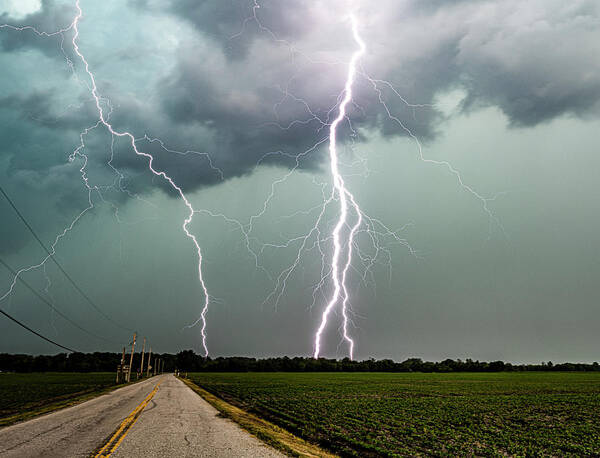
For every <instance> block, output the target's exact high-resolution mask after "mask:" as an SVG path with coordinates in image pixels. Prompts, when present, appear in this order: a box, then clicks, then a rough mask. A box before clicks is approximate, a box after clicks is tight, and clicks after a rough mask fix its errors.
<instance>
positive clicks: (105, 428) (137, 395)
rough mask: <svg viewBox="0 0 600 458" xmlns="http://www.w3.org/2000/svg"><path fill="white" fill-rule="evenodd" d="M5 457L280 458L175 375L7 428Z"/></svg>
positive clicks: (0, 437)
mask: <svg viewBox="0 0 600 458" xmlns="http://www.w3.org/2000/svg"><path fill="white" fill-rule="evenodd" d="M0 456H2V457H19V458H23V457H37V456H39V457H42V456H43V457H58V456H61V457H63V456H64V457H89V456H95V457H109V456H110V457H115V458H117V457H131V456H139V457H170V456H177V457H186V456H190V457H191V456H194V457H196V456H211V457H278V456H284V455H281V454H280V453H279V452H277V451H276V450H273V449H271V448H270V447H268V446H266V445H265V444H263V443H262V442H260V441H259V440H258V439H256V438H255V437H254V436H251V435H250V434H249V433H247V432H246V431H244V430H242V429H241V428H240V427H239V426H238V425H237V424H235V423H233V422H232V421H230V420H228V419H226V418H223V417H221V416H220V415H219V413H218V411H217V410H216V409H215V408H214V407H212V406H210V405H209V404H208V403H207V402H206V401H204V400H203V399H202V398H201V397H200V396H198V395H197V394H196V393H194V392H193V391H192V390H191V389H190V388H188V387H187V386H186V385H185V384H184V383H183V382H182V381H180V380H178V379H177V378H176V377H175V376H174V375H170V374H168V375H159V376H155V377H152V378H150V379H147V380H144V381H142V382H139V383H135V384H133V385H129V386H126V387H124V388H120V389H117V390H115V391H112V392H110V393H108V394H105V395H102V396H99V397H97V398H94V399H92V400H90V401H87V402H84V403H82V404H78V405H76V406H74V407H69V408H67V409H63V410H60V411H58V412H54V413H51V414H49V415H45V416H42V417H38V418H35V419H33V420H30V421H27V422H24V423H19V424H16V425H13V426H9V427H7V428H4V429H2V430H0Z"/></svg>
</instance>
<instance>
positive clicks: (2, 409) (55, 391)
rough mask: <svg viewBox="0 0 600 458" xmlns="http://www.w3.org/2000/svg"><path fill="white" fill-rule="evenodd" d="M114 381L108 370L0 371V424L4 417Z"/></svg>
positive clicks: (74, 396) (92, 390)
mask: <svg viewBox="0 0 600 458" xmlns="http://www.w3.org/2000/svg"><path fill="white" fill-rule="evenodd" d="M114 384H115V374H114V373H112V372H92V373H58V372H45V373H29V374H11V373H4V374H0V425H1V424H4V423H5V421H3V419H7V418H8V417H12V416H14V415H17V414H24V413H27V412H34V411H36V410H39V409H41V408H44V407H46V406H49V405H53V404H60V403H66V402H68V401H69V400H72V399H74V398H77V397H80V396H83V395H86V394H91V393H94V392H96V391H100V390H102V389H104V388H107V387H110V386H111V385H114Z"/></svg>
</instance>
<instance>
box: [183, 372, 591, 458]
mask: <svg viewBox="0 0 600 458" xmlns="http://www.w3.org/2000/svg"><path fill="white" fill-rule="evenodd" d="M189 377H190V378H191V380H192V381H194V382H195V383H196V384H198V385H199V386H201V387H202V388H204V389H206V390H207V391H209V392H211V393H213V394H215V395H217V396H219V397H221V398H223V399H225V400H226V401H229V402H230V403H232V404H235V405H237V406H239V407H242V408H243V409H245V410H247V411H250V412H252V413H255V414H258V415H260V416H261V417H263V418H266V419H268V420H270V421H272V422H274V423H276V424H278V425H279V426H282V427H284V428H286V429H287V430H289V431H291V432H293V433H295V434H297V435H299V436H301V437H303V438H305V439H307V440H309V441H312V442H315V443H318V444H320V445H322V446H324V447H325V448H328V449H330V450H332V451H334V452H337V453H339V454H341V455H346V456H348V455H350V456H408V455H411V456H414V455H436V456H440V455H441V456H444V455H452V456H457V455H459V456H464V455H483V456H499V455H519V456H548V455H552V456H565V455H577V456H585V455H587V456H591V455H594V456H598V455H600V373H590V372H588V373H581V372H576V373H565V372H529V373H510V372H500V373H455V374H451V373H431V374H423V373H195V374H190V376H189Z"/></svg>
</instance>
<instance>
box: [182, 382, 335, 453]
mask: <svg viewBox="0 0 600 458" xmlns="http://www.w3.org/2000/svg"><path fill="white" fill-rule="evenodd" d="M180 380H181V381H182V382H183V383H185V384H186V385H187V386H189V387H190V388H191V389H192V390H193V391H195V392H196V393H197V394H198V395H200V396H201V397H202V398H203V399H204V400H205V401H207V402H208V403H209V404H211V405H212V406H213V407H214V408H216V409H217V410H218V411H219V412H221V414H222V415H224V416H225V417H227V418H230V419H231V420H233V421H235V422H236V423H237V424H239V425H240V426H241V427H242V428H244V429H245V430H246V431H248V432H249V433H250V434H252V435H254V436H256V437H258V438H259V439H260V440H262V441H263V442H265V443H267V444H269V445H270V446H271V447H273V448H275V449H277V450H280V451H281V452H283V453H285V454H286V455H289V456H296V457H335V456H337V455H334V454H332V453H330V452H327V451H325V450H323V449H321V448H320V447H318V446H316V445H313V444H311V443H309V442H306V441H305V440H303V439H300V438H299V437H296V436H294V435H293V434H291V433H289V432H288V431H286V430H284V429H283V428H280V427H279V426H277V425H275V424H273V423H270V422H268V421H266V420H263V419H262V418H259V417H257V416H256V415H252V414H251V413H248V412H246V411H245V410H242V409H240V408H239V407H236V406H234V405H231V404H229V403H228V402H226V401H224V400H222V399H220V398H218V397H216V396H214V395H213V394H211V393H209V392H208V391H206V390H204V389H203V388H201V387H199V386H198V385H196V384H195V383H193V382H191V381H190V380H187V379H184V378H180Z"/></svg>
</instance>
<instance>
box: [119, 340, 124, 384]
mask: <svg viewBox="0 0 600 458" xmlns="http://www.w3.org/2000/svg"><path fill="white" fill-rule="evenodd" d="M123 364H125V347H123V354H122V355H121V365H120V366H119V367H118V368H117V383H119V379H120V378H121V376H122V375H123Z"/></svg>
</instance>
